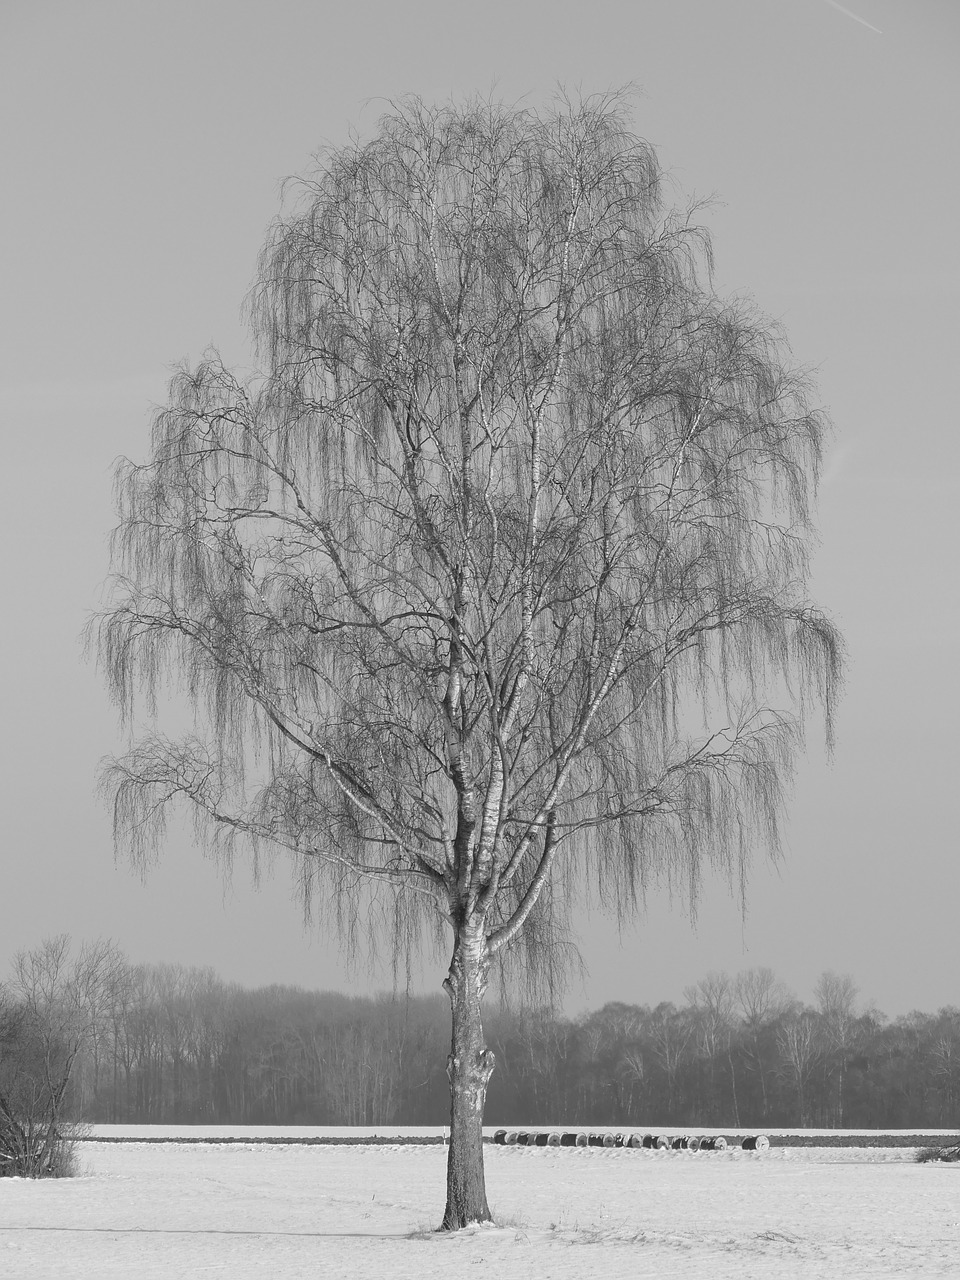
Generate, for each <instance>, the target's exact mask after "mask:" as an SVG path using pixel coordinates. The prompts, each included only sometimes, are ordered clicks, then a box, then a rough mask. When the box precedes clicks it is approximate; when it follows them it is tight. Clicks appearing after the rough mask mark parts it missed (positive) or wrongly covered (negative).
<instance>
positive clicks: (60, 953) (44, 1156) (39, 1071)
mask: <svg viewBox="0 0 960 1280" xmlns="http://www.w3.org/2000/svg"><path fill="white" fill-rule="evenodd" d="M122 963H123V961H122V957H121V956H120V953H119V952H118V951H117V950H116V948H114V947H113V945H112V944H111V943H109V942H104V941H98V942H93V943H84V944H83V946H82V947H81V948H80V950H79V952H77V953H76V954H74V953H73V951H72V949H71V945H70V939H69V938H68V937H67V936H66V935H65V934H61V935H60V936H58V937H56V938H50V939H47V940H46V941H45V942H43V943H42V944H41V945H40V946H39V947H37V948H36V949H34V950H33V951H21V952H20V953H18V955H17V956H16V957H15V959H14V964H13V978H12V981H11V982H10V984H9V987H8V988H7V990H6V992H4V991H2V990H0V1160H2V1161H3V1164H2V1166H0V1173H14V1174H18V1175H20V1176H21V1177H46V1176H50V1175H52V1176H60V1175H62V1174H63V1173H66V1172H69V1171H70V1161H69V1150H70V1145H71V1143H70V1126H69V1125H68V1123H67V1117H68V1114H69V1111H68V1102H69V1090H70V1087H71V1084H72V1083H73V1081H74V1075H75V1070H76V1067H77V1064H78V1060H79V1058H80V1055H81V1054H82V1052H83V1051H84V1050H85V1049H86V1048H88V1047H89V1046H90V1045H91V1044H92V1043H93V1041H94V1037H95V1034H96V1026H97V1023H98V1020H100V1019H102V1016H103V1011H104V1009H105V1007H106V993H107V991H108V989H109V987H110V984H111V981H112V975H113V972H114V970H115V969H116V968H117V967H119V966H120V965H122ZM75 1109H76V1108H75Z"/></svg>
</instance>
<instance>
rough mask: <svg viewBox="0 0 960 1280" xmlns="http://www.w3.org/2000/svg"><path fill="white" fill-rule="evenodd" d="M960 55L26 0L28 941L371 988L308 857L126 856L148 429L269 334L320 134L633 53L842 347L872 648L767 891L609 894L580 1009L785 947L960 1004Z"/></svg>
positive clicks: (20, 190) (452, 18) (772, 8)
mask: <svg viewBox="0 0 960 1280" xmlns="http://www.w3.org/2000/svg"><path fill="white" fill-rule="evenodd" d="M958 67H960V4H958V3H957V0H850V3H849V5H840V4H836V3H832V2H831V0H623V2H622V3H619V2H616V0H589V2H584V0H579V2H578V3H569V2H567V0H486V3H481V2H479V0H475V2H474V3H470V4H462V3H458V0H443V2H442V3H439V2H437V0H404V2H403V3H397V0H389V2H387V0H370V2H366V3H365V2H364V0H354V2H353V3H351V4H347V3H343V4H332V3H320V2H318V0H271V2H270V3H258V4H252V3H244V2H243V0H190V2H189V3H186V2H183V0H162V2H157V3H139V2H137V0H122V2H119V3H115V2H104V3H98V2H97V0H83V3H76V0H69V2H67V3H52V2H50V0H23V2H19V0H0V118H2V120H3V122H4V125H3V142H2V144H0V146H2V171H0V177H2V190H3V200H2V203H0V260H2V292H0V313H2V314H0V388H2V389H0V414H2V431H3V450H2V455H0V457H2V462H3V469H4V474H5V476H6V484H5V486H4V497H3V501H2V502H0V521H2V536H0V554H2V557H3V596H2V599H3V602H4V621H3V626H2V630H0V644H2V669H0V680H2V702H0V715H2V723H3V732H2V737H0V751H2V762H0V864H2V865H0V953H2V954H0V968H2V967H5V964H6V958H7V957H8V956H9V955H10V954H12V952H13V951H15V950H16V949H17V948H19V947H26V946H32V945H35V944H36V943H37V942H39V941H40V939H41V938H42V937H44V936H47V935H49V934H52V933H57V932H61V931H67V932H69V933H72V934H73V935H74V936H75V937H77V938H82V937H94V936H97V935H103V936H109V937H112V938H114V939H115V940H116V941H117V942H118V943H119V944H120V945H121V946H122V947H123V948H124V950H125V951H126V952H127V953H128V955H130V957H131V958H133V959H135V960H158V961H159V960H165V961H171V962H173V961H175V962H181V963H184V964H195V965H201V964H203V965H212V966H214V967H215V968H217V969H218V970H219V971H220V972H221V973H222V974H223V976H224V977H226V978H229V979H236V980H238V981H242V982H245V983H248V984H262V983H267V982H295V983H299V984H301V985H305V986H311V987H345V986H346V985H347V984H348V982H349V981H350V978H349V975H348V973H347V971H346V970H345V968H344V966H343V965H342V964H341V963H340V961H339V959H338V955H337V950H336V947H335V946H334V945H333V944H332V942H331V941H330V940H329V939H324V938H321V937H318V936H317V934H316V932H314V933H311V932H310V931H309V930H307V931H304V930H303V929H302V928H301V922H300V915H299V909H298V907H297V905H296V904H295V902H294V900H293V897H292V893H291V889H290V881H289V879H288V875H287V871H286V869H285V867H284V865H283V864H282V863H279V864H277V866H276V867H275V869H274V871H273V874H272V878H268V879H267V880H266V881H265V882H264V883H263V884H262V885H261V887H260V889H259V890H256V889H254V888H253V886H252V885H251V883H250V877H249V875H248V873H247V871H246V869H245V868H244V867H243V866H238V867H237V869H236V870H235V873H234V877H233V882H232V885H231V886H230V887H228V888H226V889H225V888H224V884H223V882H222V880H221V878H220V876H219V874H218V871H217V868H216V867H215V866H213V865H212V864H211V863H209V862H207V861H205V860H204V859H203V858H202V856H201V855H200V854H199V853H198V852H197V851H196V850H195V849H193V848H192V847H191V846H190V845H189V844H188V843H187V841H186V840H185V839H184V838H183V837H182V836H180V835H178V834H177V833H176V832H174V833H173V834H172V837H171V840H170V844H169V847H168V850H167V853H166V855H165V856H164V858H163V860H162V861H161V862H160V864H159V865H158V867H157V868H156V869H155V870H154V871H153V872H152V873H151V874H150V875H149V876H148V878H147V879H146V880H145V881H144V880H141V879H140V877H139V876H138V875H137V873H135V872H134V871H132V870H131V869H130V867H129V866H128V865H127V864H126V862H125V861H123V860H122V859H121V860H119V861H116V862H115V860H114V854H113V849H112V845H111V838H110V830H109V820H108V815H107V813H106V812H105V810H104V809H103V807H102V805H101V804H100V803H99V802H98V800H97V798H96V796H95V793H94V782H95V773H96V767H97V762H98V760H99V759H100V757H101V756H103V755H105V754H107V753H110V752H112V751H116V750H119V749H120V748H121V746H122V739H121V737H120V732H119V728H118V725H117V722H116V717H115V714H114V712H113V710H112V708H111V707H110V705H109V704H108V701H107V698H106V695H105V693H104V691H103V689H102V686H101V684H100V682H99V680H98V677H97V675H96V672H95V671H94V670H93V669H92V667H90V666H89V665H87V664H85V663H84V662H83V660H82V657H81V650H80V642H79V633H80V631H81V628H82V626H83V623H84V620H85V618H86V616H87V614H88V613H89V611H90V610H91V609H92V608H94V607H95V606H96V604H97V600H98V592H99V590H100V587H101V584H102V582H103V579H104V577H105V575H106V572H107V566H108V559H107V536H108V533H109V530H110V528H111V526H112V524H113V518H114V517H113V508H112V499H111V467H112V462H113V460H114V458H115V457H116V456H117V455H119V454H128V455H130V456H132V457H134V458H141V457H143V456H144V453H145V450H146V444H147V432H148V424H149V415H150V407H151V405H152V404H156V403H159V402H160V401H162V399H163V396H164V387H165V383H166V379H167V377H168V376H169V372H170V368H171V366H172V365H173V364H174V363H175V362H177V361H179V360H181V359H184V358H185V359H188V360H196V359H197V358H198V357H199V356H200V355H201V353H202V352H203V350H204V348H205V347H206V346H207V345H208V344H210V343H216V344H217V345H218V346H219V347H220V349H221V350H222V351H223V353H224V355H225V356H226V358H227V359H228V360H229V361H232V362H238V363H241V364H249V363H250V361H251V360H252V356H251V353H250V351H249V348H248V346H247V344H246V337H245V331H244V328H243V325H242V322H241V317H240V304H241V302H242V300H243V297H244V295H245V293H246V291H247V289H248V287H249V285H250V283H251V280H252V275H253V269H254V264H255V259H256V254H257V251H258V249H259V247H260V244H261V241H262V239H263V235H264V231H265V229H266V227H267V225H268V223H269V222H270V219H271V218H272V217H273V215H274V214H275V213H276V211H277V209H278V207H279V201H280V182H281V180H282V179H283V178H284V177H285V176H287V175H290V174H295V173H298V172H303V171H304V170H305V169H307V168H308V167H309V164H310V158H311V155H312V153H313V152H315V151H316V149H317V148H318V147H319V146H321V145H323V144H327V143H332V144H334V145H336V144H338V143H341V142H343V141H344V140H345V139H346V138H347V136H348V134H349V132H350V131H351V130H355V131H356V132H357V133H358V134H359V135H360V136H361V137H364V136H369V135H370V134H371V133H372V132H373V131H374V130H375V128H376V123H377V119H378V117H379V115H380V114H382V112H383V111H384V110H385V104H384V99H387V98H390V97H396V96H399V95H402V94H404V93H408V92H413V93H416V94H419V95H421V96H422V97H424V98H425V99H427V100H438V99H445V98H448V97H450V96H451V95H452V96H454V97H461V96H463V95H466V94H469V93H473V92H477V91H480V92H482V93H488V92H490V91H492V92H493V93H494V94H495V95H497V96H499V97H502V98H504V99H507V100H510V101H513V100H516V99H519V98H521V97H523V96H526V98H527V101H528V102H529V103H531V104H532V105H536V104H538V103H539V102H542V101H543V100H544V99H545V98H546V97H547V96H548V95H549V94H550V93H551V92H552V90H553V88H554V86H555V85H556V84H557V83H558V82H562V83H565V84H566V85H568V86H570V87H571V88H574V89H576V88H578V87H579V88H581V89H582V90H583V91H584V92H593V91H598V90H605V89H608V88H611V87H616V86H620V85H623V84H624V83H626V82H634V83H635V84H636V85H637V86H638V87H639V89H640V90H641V91H642V92H641V96H640V97H639V98H638V99H637V103H636V112H635V118H634V125H635V129H636V131H637V132H638V133H639V134H641V135H643V136H644V137H646V138H647V139H649V141H651V142H652V143H653V144H654V145H655V147H656V148H657V150H658V153H659V155H660V158H661V161H662V163H663V164H664V165H665V167H666V168H667V169H668V170H669V171H670V173H671V174H672V178H673V181H674V182H675V184H676V188H675V189H676V192H677V198H678V200H679V199H684V198H685V197H687V196H690V195H700V196H707V195H711V194H713V195H716V197H717V200H718V203H717V204H716V205H715V206H714V207H713V209H712V211H711V212H710V214H709V216H708V224H709V225H710V227H711V229H712V231H713V234H714V237H715V248H716V253H717V264H718V271H717V281H716V283H717V287H718V289H719V290H720V291H721V292H725V293H730V292H738V293H750V294H752V295H753V296H754V298H755V299H756V300H757V302H758V303H759V304H760V306H761V307H762V308H763V309H764V310H765V311H767V312H768V313H770V314H771V315H772V316H774V317H776V318H777V319H779V320H780V321H782V322H783V324H784V325H785V327H786V330H787V332H788V333H789V335H790V338H791V342H792V346H793V350H794V354H795V357H796V359H797V360H798V361H799V362H800V363H803V364H805V365H809V366H813V367H815V368H816V369H817V371H818V379H819V386H820V391H821V400H822V403H823V404H824V405H825V406H826V407H827V408H828V409H829V411H830V412H831V414H832V417H833V419H834V421H835V423H836V427H837V434H836V439H835V444H834V447H833V450H832V453H831V455H830V458H829V461H828V466H827V470H826V477H825V483H824V488H823V492H822V498H821V507H820V526H821V534H822V545H821V549H820V551H819V553H818V556H817V559H816V569H815V578H814V587H813V589H814V595H815V598H816V599H817V600H818V602H819V603H820V604H821V605H823V606H824V607H825V608H826V609H827V610H828V611H830V612H831V613H832V614H833V616H834V617H835V618H836V619H837V620H838V622H839V623H840V625H841V627H842V628H843V630H844V631H845V634H846V637H847V642H848V645H849V651H850V665H849V676H848V684H847V691H846V696H845V699H844V702H843V704H842V707H841V713H840V717H839V724H838V734H839V740H838V746H837V751H836V754H835V757H834V760H833V762H832V763H829V762H827V761H826V760H825V759H824V755H823V751H822V749H821V747H820V745H819V743H818V742H817V740H816V738H815V737H814V738H812V739H811V743H810V750H809V754H808V757H807V760H806V762H805V764H804V766H803V768H802V769H801V771H800V774H799V776H798V779H797V786H796V790H795V796H794V801H793V805H792V809H791V819H790V823H789V829H788V834H787V842H786V843H787V849H786V856H785V858H784V860H783V862H782V863H781V864H780V866H779V867H778V868H776V869H772V868H771V867H770V866H769V864H768V863H767V862H766V860H765V857H764V851H763V850H758V851H757V857H756V860H755V864H754V870H753V873H752V877H751V881H750V889H749V899H748V912H747V915H746V917H745V918H742V917H741V914H740V910H739V906H738V904H737V902H736V901H735V900H734V898H733V897H731V894H730V893H729V891H728V890H727V889H726V887H725V886H724V885H722V884H720V883H716V884H709V885H708V886H707V889H706V892H705V894H704V897H703V901H702V905H701V910H700V914H699V919H698V923H697V925H696V928H695V929H694V928H692V927H691V925H690V923H689V922H688V920H687V919H686V917H685V915H684V913H683V911H682V909H681V904H679V903H677V904H674V905H671V904H670V903H669V902H668V901H666V900H664V899H662V898H656V897H655V898H652V899H651V900H650V902H649V904H648V910H647V913H646V916H645V917H644V918H643V919H641V920H639V921H638V922H637V925H636V927H635V928H634V929H631V930H630V931H629V932H627V933H625V934H624V936H623V937H622V938H618V937H617V934H616V929H615V927H614V926H613V925H611V924H610V923H609V922H607V921H605V920H604V919H603V918H601V917H593V918H592V919H590V920H588V921H586V922H585V924H584V931H583V938H582V951H583V956H584V959H585V961H586V965H587V969H588V972H587V976H586V979H585V981H584V982H582V983H581V982H580V981H577V982H574V983H573V985H572V986H571V989H570V992H569V999H568V1007H569V1008H570V1010H571V1011H575V1010H577V1009H579V1008H583V1007H584V1006H586V1005H599V1004H602V1003H603V1002H605V1001H606V1000H611V999H620V1000H628V1001H634V1002H647V1001H657V1000H660V999H664V998H672V999H679V998H680V997H681V995H682V992H683V989H684V987H685V986H687V985H688V984H690V983H691V982H694V981H696V980H697V979H698V978H700V977H702V976H703V975H704V974H705V973H706V972H708V971H709V970H720V969H726V970H727V971H729V972H731V973H734V972H736V971H738V970H740V969H744V968H749V967H754V966H759V965H767V966H770V967H771V968H773V969H774V970H775V971H776V972H777V974H778V975H779V976H780V977H781V978H783V979H784V980H785V981H786V982H787V983H788V984H789V985H791V986H792V987H793V988H794V989H795V990H796V992H797V993H798V994H799V995H800V996H802V997H804V998H809V997H810V995H811V992H812V988H813V984H814V982H815V980H816V977H817V975H818V974H819V973H820V972H821V971H822V970H824V969H827V968H830V969H834V970H837V971H839V972H845V973H850V974H852V975H853V977H854V978H855V980H856V981H857V982H858V983H859V984H860V987H861V988H862V991H863V995H864V998H865V1000H867V1001H868V1002H873V1003H875V1004H876V1005H877V1006H879V1008H881V1009H883V1010H884V1011H886V1012H887V1013H890V1014H897V1013H901V1012H905V1011H907V1010H908V1009H910V1008H923V1009H931V1010H932V1009H935V1008H937V1007H939V1006H941V1005H943V1004H948V1003H953V1004H960V974H958V966H957V961H956V948H957V941H956V940H957V907H958V902H960V840H958V835H957V816H956V815H957V806H958V795H957V793H958V780H960V734H958V721H960V714H958V713H960V697H958V694H960V677H958V671H960V664H958V661H957V657H958V635H960V607H958V606H960V585H958V584H960V574H958V571H957V561H958V551H960V546H958V543H960V537H958V534H960V501H958V499H960V429H958V428H960V423H958V409H957V404H958V396H957V363H958V361H957V357H958V345H960V344H958V340H960V323H958V316H960V250H958V241H960V233H958V204H960V177H958V172H960V169H958V160H960V148H958V136H957V135H958V121H960V74H958ZM441 977H442V972H441V966H440V965H437V966H435V967H434V968H430V967H429V966H428V968H427V971H426V973H425V975H424V978H423V981H424V983H425V985H426V986H427V987H429V988H434V989H435V988H436V987H437V986H438V984H439V981H440V979H441ZM388 980H389V974H388V973H387V972H383V973H381V974H376V973H374V974H372V975H370V976H366V975H365V976H363V978H362V983H363V986H364V988H365V989H369V988H372V987H377V986H381V985H385V984H386V983H387V982H388Z"/></svg>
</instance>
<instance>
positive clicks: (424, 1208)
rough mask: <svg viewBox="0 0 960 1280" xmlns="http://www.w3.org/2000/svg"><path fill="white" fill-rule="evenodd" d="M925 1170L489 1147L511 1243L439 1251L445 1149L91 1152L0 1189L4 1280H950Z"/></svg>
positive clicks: (941, 1218)
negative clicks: (59, 1169) (76, 1170)
mask: <svg viewBox="0 0 960 1280" xmlns="http://www.w3.org/2000/svg"><path fill="white" fill-rule="evenodd" d="M103 1132H104V1133H106V1132H107V1131H106V1130H104V1131H103ZM159 1132H160V1131H158V1130H146V1129H145V1130H141V1131H140V1133H141V1134H142V1136H147V1134H151V1135H154V1136H156V1135H158V1134H159ZM228 1132H229V1131H228ZM247 1132H248V1135H249V1136H253V1135H252V1134H249V1131H247ZM267 1132H269V1131H267ZM274 1132H275V1131H274ZM305 1132H309V1131H305ZM315 1132H317V1133H319V1132H321V1131H319V1130H318V1131H315ZM326 1132H327V1133H330V1132H331V1131H329V1130H327V1131H326ZM913 1155H914V1152H913V1151H912V1150H911V1149H910V1148H901V1149H899V1150H883V1149H876V1148H873V1149H865V1148H832V1149H825V1148H774V1149H771V1150H770V1151H767V1152H764V1153H762V1154H756V1153H750V1152H744V1151H740V1150H731V1151H727V1152H723V1153H702V1152H698V1153H691V1152H685V1151H660V1152H654V1151H643V1150H640V1151H637V1150H605V1149H603V1148H597V1147H594V1148H585V1149H575V1148H551V1147H540V1148H527V1147H496V1146H492V1145H488V1146H487V1148H486V1158H487V1186H488V1192H489V1197H490V1202H491V1205H492V1207H493V1209H494V1212H495V1213H496V1214H497V1216H498V1218H499V1225H498V1226H495V1227H483V1228H476V1229H472V1230H469V1231H465V1232H460V1233H458V1234H456V1235H454V1236H437V1235H434V1234H433V1233H432V1232H431V1228H432V1227H433V1226H435V1224H436V1223H437V1222H438V1221H439V1219H440V1216H441V1212H442V1207H443V1179H444V1162H445V1159H446V1149H445V1148H444V1147H443V1146H441V1145H436V1146H401V1147H397V1146H394V1147H377V1146H374V1145H369V1146H366V1145H364V1146H263V1145H253V1144H248V1143H237V1144H234V1145H230V1146H219V1145H206V1144H199V1145H197V1144H186V1143H179V1144H178V1143H165V1144H163V1145H154V1144H148V1143H145V1142H133V1143H128V1144H107V1143H103V1142H96V1141H94V1142H86V1143H84V1144H83V1145H82V1146H81V1147H80V1160H81V1165H82V1168H83V1175H82V1176H81V1177H79V1178H74V1179H69V1180H64V1181H60V1182H28V1181H25V1180H22V1179H2V1180H0V1276H2V1277H3V1278H4V1280H109V1278H112V1277H123V1278H124V1280H173V1278H175V1277H183V1278H184V1280H187V1278H190V1280H192V1278H193V1277H203V1278H206V1277H223V1278H224V1280H227V1278H229V1280H254V1278H256V1280H294V1278H297V1280H299V1278H300V1277H303V1278H306V1277H311V1278H313V1277H328V1276H329V1277H343V1278H344V1280H360V1278H361V1277H362V1278H363V1280H370V1278H371V1277H373V1278H376V1280H379V1278H380V1277H384V1278H386V1280H406V1278H408V1277H409V1278H410V1280H414V1278H415V1280H435V1278H436V1280H440V1277H443V1278H444V1280H447V1278H448V1277H449V1276H451V1275H456V1276H464V1275H469V1276H473V1275H476V1276H477V1277H483V1278H484V1280H486V1278H487V1277H490V1278H491V1280H494V1278H496V1280H499V1278H500V1277H503V1278H508V1277H509V1278H510V1280H513V1277H518V1278H519V1277H524V1280H526V1277H534V1278H536V1280H586V1278H588V1277H600V1276H602V1277H605V1280H610V1278H614V1277H620V1276H622V1277H631V1278H632V1277H646V1276H650V1277H654V1276H656V1277H658V1278H662V1277H680V1276H683V1277H685V1278H688V1277H690V1276H691V1275H697V1274H705V1275H709V1276H711V1277H717V1278H719V1280H733V1278H734V1277H736V1278H737V1280H751V1277H770V1278H773V1277H778V1278H781V1277H782V1278H788V1277H798V1278H799V1277H803V1280H821V1278H822V1280H826V1278H827V1277H829V1278H830V1280H834V1278H835V1277H847V1276H858V1277H880V1276H897V1277H900V1276H954V1277H955V1276H957V1275H960V1166H958V1165H943V1164H926V1165H917V1164H915V1163H913V1162H912V1160H913Z"/></svg>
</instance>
